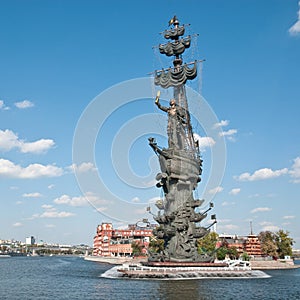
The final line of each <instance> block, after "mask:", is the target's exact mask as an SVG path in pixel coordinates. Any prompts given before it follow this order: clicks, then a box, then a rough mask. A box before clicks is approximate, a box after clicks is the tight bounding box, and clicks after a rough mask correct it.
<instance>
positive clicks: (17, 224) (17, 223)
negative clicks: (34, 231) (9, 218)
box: [13, 222, 23, 227]
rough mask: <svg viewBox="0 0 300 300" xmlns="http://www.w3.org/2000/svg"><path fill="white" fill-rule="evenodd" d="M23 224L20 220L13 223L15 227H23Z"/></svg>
mask: <svg viewBox="0 0 300 300" xmlns="http://www.w3.org/2000/svg"><path fill="white" fill-rule="evenodd" d="M21 226H23V224H22V223H20V222H16V223H14V224H13V227H21Z"/></svg>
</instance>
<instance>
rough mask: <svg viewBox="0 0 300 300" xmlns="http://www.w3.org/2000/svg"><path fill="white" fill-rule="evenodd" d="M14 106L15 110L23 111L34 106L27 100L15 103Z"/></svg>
mask: <svg viewBox="0 0 300 300" xmlns="http://www.w3.org/2000/svg"><path fill="white" fill-rule="evenodd" d="M15 106H16V107H17V108H20V109H24V108H29V107H33V106H34V104H33V103H32V102H31V101H29V100H24V101H20V102H15Z"/></svg>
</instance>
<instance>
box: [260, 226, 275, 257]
mask: <svg viewBox="0 0 300 300" xmlns="http://www.w3.org/2000/svg"><path fill="white" fill-rule="evenodd" d="M258 239H259V241H260V245H261V251H262V253H263V254H264V255H268V256H274V257H277V256H278V253H277V244H276V235H275V233H273V232H271V231H262V232H261V233H260V234H259V235H258Z"/></svg>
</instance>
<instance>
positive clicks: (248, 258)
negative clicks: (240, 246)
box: [241, 252, 250, 261]
mask: <svg viewBox="0 0 300 300" xmlns="http://www.w3.org/2000/svg"><path fill="white" fill-rule="evenodd" d="M241 259H242V260H245V261H249V260H250V257H249V255H248V253H247V252H243V253H242V254H241Z"/></svg>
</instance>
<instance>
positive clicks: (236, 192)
mask: <svg viewBox="0 0 300 300" xmlns="http://www.w3.org/2000/svg"><path fill="white" fill-rule="evenodd" d="M240 191H241V189H240V188H235V189H232V190H231V191H230V192H229V195H237V194H238V193H239V192H240Z"/></svg>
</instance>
